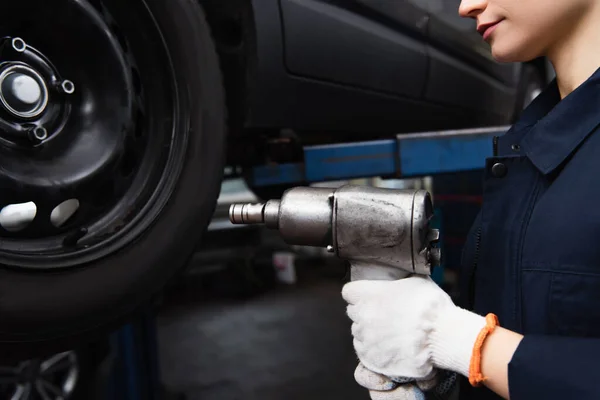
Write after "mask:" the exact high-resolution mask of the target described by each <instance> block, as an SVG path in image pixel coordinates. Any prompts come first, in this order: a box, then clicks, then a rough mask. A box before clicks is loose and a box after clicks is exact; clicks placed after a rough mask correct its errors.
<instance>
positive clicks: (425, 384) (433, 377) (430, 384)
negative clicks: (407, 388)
mask: <svg viewBox="0 0 600 400" xmlns="http://www.w3.org/2000/svg"><path fill="white" fill-rule="evenodd" d="M439 381H440V380H439V374H438V373H437V370H435V369H434V370H433V371H432V372H431V374H429V376H427V377H426V378H423V379H419V380H418V381H416V385H417V386H418V387H419V389H421V390H422V391H424V392H427V391H429V390H431V389H433V388H434V387H436V386H437V384H438V383H439Z"/></svg>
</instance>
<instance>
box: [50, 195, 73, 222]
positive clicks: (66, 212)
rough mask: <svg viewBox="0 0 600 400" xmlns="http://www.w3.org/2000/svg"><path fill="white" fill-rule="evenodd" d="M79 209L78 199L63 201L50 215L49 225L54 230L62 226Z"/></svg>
mask: <svg viewBox="0 0 600 400" xmlns="http://www.w3.org/2000/svg"><path fill="white" fill-rule="evenodd" d="M78 209H79V200H78V199H69V200H65V201H63V202H62V203H60V204H59V205H57V206H56V207H54V209H53V210H52V212H51V213H50V223H52V225H53V226H54V227H55V228H60V227H62V226H64V225H65V224H66V223H67V222H68V221H69V220H70V219H71V218H72V217H73V215H75V213H76V212H77V210H78Z"/></svg>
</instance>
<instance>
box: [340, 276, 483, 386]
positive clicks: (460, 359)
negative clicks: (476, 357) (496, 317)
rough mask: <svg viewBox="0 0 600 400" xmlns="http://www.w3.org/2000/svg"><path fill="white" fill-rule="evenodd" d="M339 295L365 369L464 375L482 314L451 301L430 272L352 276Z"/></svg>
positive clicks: (423, 375)
mask: <svg viewBox="0 0 600 400" xmlns="http://www.w3.org/2000/svg"><path fill="white" fill-rule="evenodd" d="M342 296H343V297H344V299H345V300H346V301H347V302H348V303H349V305H348V308H347V313H348V316H349V317H350V318H351V319H352V321H353V324H352V334H353V336H354V348H355V350H356V354H357V355H358V357H359V359H360V361H361V362H362V364H364V366H365V367H366V368H368V369H369V370H371V371H373V372H377V373H379V374H381V375H384V376H388V377H407V378H414V379H416V380H422V379H426V378H428V377H430V376H431V375H430V374H431V373H432V371H434V368H438V369H442V370H449V371H454V372H457V373H459V374H462V375H464V376H468V374H469V364H470V361H471V355H472V352H473V346H474V343H475V340H476V338H477V336H478V335H479V333H480V332H481V330H482V328H484V326H485V325H486V320H485V318H484V317H482V316H480V315H477V314H474V313H471V312H469V311H466V310H464V309H461V308H459V307H457V306H455V305H454V303H453V302H452V300H451V299H450V296H448V294H446V292H444V291H443V290H442V289H441V288H440V287H439V286H438V285H437V284H436V283H435V282H433V281H432V280H431V278H429V277H423V276H410V277H408V278H405V279H400V280H397V281H354V282H350V283H347V284H346V285H345V286H344V289H343V291H342Z"/></svg>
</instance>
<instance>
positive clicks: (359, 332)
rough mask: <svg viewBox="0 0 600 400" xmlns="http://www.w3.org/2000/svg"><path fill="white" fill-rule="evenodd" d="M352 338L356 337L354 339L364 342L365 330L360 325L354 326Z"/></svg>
mask: <svg viewBox="0 0 600 400" xmlns="http://www.w3.org/2000/svg"><path fill="white" fill-rule="evenodd" d="M352 336H353V337H354V339H356V340H357V341H359V342H362V341H363V340H364V337H363V329H362V328H361V326H360V325H358V324H356V323H355V324H352Z"/></svg>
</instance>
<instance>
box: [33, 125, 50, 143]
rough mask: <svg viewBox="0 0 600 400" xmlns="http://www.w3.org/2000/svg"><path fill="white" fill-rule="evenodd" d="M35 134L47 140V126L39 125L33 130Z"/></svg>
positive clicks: (36, 136) (38, 137) (37, 137)
mask: <svg viewBox="0 0 600 400" xmlns="http://www.w3.org/2000/svg"><path fill="white" fill-rule="evenodd" d="M33 136H34V137H35V138H36V139H37V140H46V139H47V138H48V131H47V130H46V128H44V127H41V126H38V127H36V128H35V129H34V130H33Z"/></svg>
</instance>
